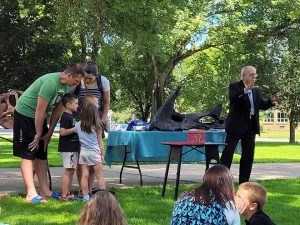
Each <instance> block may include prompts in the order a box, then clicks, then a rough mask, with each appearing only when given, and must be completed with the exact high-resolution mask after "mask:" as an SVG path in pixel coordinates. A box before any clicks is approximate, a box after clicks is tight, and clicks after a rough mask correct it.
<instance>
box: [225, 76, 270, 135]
mask: <svg viewBox="0 0 300 225" xmlns="http://www.w3.org/2000/svg"><path fill="white" fill-rule="evenodd" d="M244 88H245V84H244V82H243V81H242V80H241V81H239V82H236V83H232V84H230V85H229V100H230V103H229V114H228V117H227V120H226V126H225V130H226V132H228V133H233V134H243V133H245V132H247V129H249V120H250V115H251V113H250V112H251V103H250V100H249V97H248V95H247V94H245V92H244ZM252 96H253V103H254V110H255V115H254V116H255V121H256V126H255V133H256V134H259V133H260V128H259V110H260V109H261V110H267V109H269V108H271V107H272V106H274V104H273V103H272V102H271V100H267V101H264V100H263V99H262V97H261V93H260V91H259V89H258V88H253V89H252Z"/></svg>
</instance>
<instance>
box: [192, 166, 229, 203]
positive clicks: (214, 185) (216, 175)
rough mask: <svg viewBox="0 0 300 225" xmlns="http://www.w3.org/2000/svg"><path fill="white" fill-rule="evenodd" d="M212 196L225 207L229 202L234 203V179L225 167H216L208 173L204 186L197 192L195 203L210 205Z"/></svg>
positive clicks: (204, 179) (204, 178)
mask: <svg viewBox="0 0 300 225" xmlns="http://www.w3.org/2000/svg"><path fill="white" fill-rule="evenodd" d="M212 195H213V197H214V198H215V200H216V201H217V202H218V203H219V204H220V205H222V206H223V207H226V203H227V202H229V201H232V202H234V186H233V177H232V174H231V173H230V171H229V169H228V168H227V167H226V166H224V165H215V166H213V167H211V168H209V169H208V170H207V171H206V173H205V175H204V177H203V183H202V185H201V186H200V187H198V188H197V189H196V190H195V201H196V202H198V203H200V204H204V205H210V204H211V203H212V199H211V198H212Z"/></svg>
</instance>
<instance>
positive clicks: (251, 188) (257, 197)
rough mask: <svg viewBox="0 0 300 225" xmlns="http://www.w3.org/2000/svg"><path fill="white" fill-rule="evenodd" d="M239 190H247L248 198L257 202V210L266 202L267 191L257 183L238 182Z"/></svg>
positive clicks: (252, 201)
mask: <svg viewBox="0 0 300 225" xmlns="http://www.w3.org/2000/svg"><path fill="white" fill-rule="evenodd" d="M239 190H245V191H247V192H248V199H249V201H250V202H251V203H256V204H257V210H259V211H260V210H262V209H263V207H264V206H265V204H266V202H267V191H266V189H265V188H264V186H262V185H261V184H259V183H256V182H245V183H242V184H240V186H239Z"/></svg>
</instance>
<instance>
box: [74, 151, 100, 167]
mask: <svg viewBox="0 0 300 225" xmlns="http://www.w3.org/2000/svg"><path fill="white" fill-rule="evenodd" d="M100 163H102V158H101V154H100V152H96V151H85V150H81V151H80V156H79V164H85V165H88V166H94V165H97V164H100Z"/></svg>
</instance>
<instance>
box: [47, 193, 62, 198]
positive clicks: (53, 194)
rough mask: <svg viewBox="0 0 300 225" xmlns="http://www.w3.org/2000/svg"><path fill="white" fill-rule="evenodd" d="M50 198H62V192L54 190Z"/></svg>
mask: <svg viewBox="0 0 300 225" xmlns="http://www.w3.org/2000/svg"><path fill="white" fill-rule="evenodd" d="M49 197H50V198H54V199H59V198H60V194H59V193H57V192H52V194H51V195H50V196H49Z"/></svg>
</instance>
